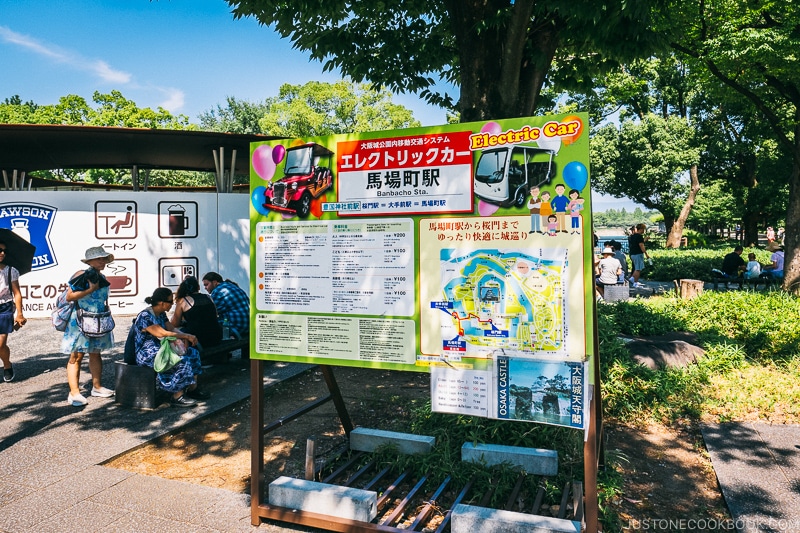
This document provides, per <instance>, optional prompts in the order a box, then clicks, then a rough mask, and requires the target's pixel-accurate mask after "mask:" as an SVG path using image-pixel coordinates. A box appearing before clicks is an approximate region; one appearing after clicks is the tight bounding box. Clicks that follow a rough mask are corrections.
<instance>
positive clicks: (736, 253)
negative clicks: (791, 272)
mask: <svg viewBox="0 0 800 533" xmlns="http://www.w3.org/2000/svg"><path fill="white" fill-rule="evenodd" d="M766 249H767V251H768V252H772V255H771V256H770V258H769V260H770V262H769V263H767V264H764V265H762V264H761V263H759V262H758V261H757V260H756V254H755V253H753V252H750V253H748V254H747V261H745V260H744V258H742V254H743V253H744V248H742V247H741V246H738V245H737V246H736V247H735V248H734V249H733V251H732V252H730V253H728V254H727V255H725V257H723V258H722V268H721V271H722V273H723V274H724V275H725V276H726V277H727V278H729V279H730V278H732V279H738V278H743V279H748V280H751V279H759V278H767V279H781V278H783V245H782V244H780V243H779V242H777V241H775V240H773V241H770V242H769V243H768V244H767V248H766Z"/></svg>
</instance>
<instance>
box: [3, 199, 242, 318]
mask: <svg viewBox="0 0 800 533" xmlns="http://www.w3.org/2000/svg"><path fill="white" fill-rule="evenodd" d="M0 228H7V229H11V230H12V231H15V232H16V233H18V234H21V235H22V236H23V237H25V238H26V239H27V240H29V241H30V242H31V243H33V244H34V245H35V246H36V256H35V259H34V267H33V271H32V272H30V273H28V274H25V275H24V276H22V277H21V278H20V288H21V289H22V296H23V306H24V313H25V316H26V317H29V318H37V317H49V316H50V312H51V310H52V309H53V306H54V304H55V299H56V296H57V295H58V293H59V292H60V291H61V290H63V288H64V287H65V286H66V282H67V281H68V280H69V279H70V277H72V275H73V274H74V273H75V272H76V271H78V270H82V269H84V268H86V265H84V264H83V263H82V262H81V259H82V258H83V257H84V252H85V251H86V249H87V248H89V247H92V246H103V247H104V248H105V249H106V250H107V251H108V252H110V253H112V254H114V256H115V259H114V262H113V263H111V264H109V265H108V266H107V267H106V269H105V271H104V274H105V275H106V277H107V278H109V281H111V283H112V285H111V291H110V298H109V305H110V307H111V311H112V313H114V314H135V313H138V312H139V311H140V310H141V309H142V308H143V307H144V306H145V305H146V304H145V303H144V299H145V297H147V296H149V295H151V294H152V293H153V290H154V289H155V288H156V287H159V286H162V287H169V288H171V289H173V290H177V288H178V285H179V284H180V282H181V280H182V279H183V277H184V276H185V275H189V274H191V275H195V276H197V278H198V279H200V278H201V277H202V276H203V275H204V274H205V273H206V272H209V271H215V272H219V273H220V274H221V275H222V277H223V278H230V279H231V280H233V281H235V282H236V283H238V284H239V286H241V287H242V288H244V289H245V290H248V291H249V289H248V287H249V284H250V277H249V270H250V222H249V196H248V195H246V194H216V193H187V192H175V193H168V192H136V193H133V192H128V191H126V192H105V191H98V192H94V191H68V192H67V191H64V192H59V191H3V192H2V193H0Z"/></svg>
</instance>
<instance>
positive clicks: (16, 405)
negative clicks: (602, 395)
mask: <svg viewBox="0 0 800 533" xmlns="http://www.w3.org/2000/svg"><path fill="white" fill-rule="evenodd" d="M653 289H655V290H656V292H658V290H659V285H655V284H654V287H653ZM124 321H125V319H124V318H123V319H122V320H119V321H118V323H120V322H124ZM120 329H121V331H120V333H124V329H125V328H120ZM60 340H61V335H60V334H58V333H56V332H55V331H54V330H53V329H52V327H51V326H50V323H49V321H48V320H44V319H35V320H30V321H29V322H28V324H27V325H26V326H25V327H24V328H22V329H21V330H20V331H19V332H16V333H13V334H11V335H9V345H10V347H11V350H12V361H13V362H14V368H15V370H16V374H17V377H16V379H15V380H14V382H13V383H2V382H0V531H2V532H8V533H12V532H13V533H23V532H25V533H27V532H60V531H64V532H73V531H82V530H85V531H93V532H123V533H124V532H132V533H133V532H136V533H139V532H142V531H147V532H172V531H175V532H180V533H186V532H187V531H192V532H206V533H213V532H259V533H262V532H269V533H273V532H288V531H311V530H310V529H307V528H300V527H294V526H290V525H286V526H283V525H275V524H266V523H262V524H261V525H260V526H259V527H253V526H251V525H250V498H249V496H247V495H244V494H239V493H234V492H231V491H227V490H220V489H213V488H208V487H203V486H201V485H195V484H190V483H183V482H179V481H172V480H166V479H161V478H157V477H150V476H143V475H139V474H132V473H130V472H127V471H123V470H116V469H112V468H107V467H104V466H102V465H103V463H104V462H106V461H108V460H109V459H111V458H113V457H116V456H117V455H119V454H122V453H124V452H126V451H128V450H130V449H132V448H135V447H137V446H139V445H141V444H143V443H145V442H148V441H150V440H152V439H155V438H157V437H159V436H161V435H164V434H166V433H169V432H170V431H173V430H175V429H177V428H180V427H182V426H184V425H186V424H188V423H190V422H192V421H194V420H197V419H198V418H201V417H203V416H206V415H208V414H210V413H213V412H215V411H217V410H220V409H222V408H224V407H227V406H229V405H231V404H233V403H236V402H238V401H240V400H242V399H244V398H247V397H248V396H249V395H250V385H249V365H248V364H247V363H246V362H238V363H237V362H232V363H230V364H228V365H220V366H217V367H214V368H212V369H210V370H209V371H208V374H207V375H206V376H205V377H206V379H207V382H206V383H208V385H207V386H208V389H209V390H210V391H211V392H212V393H213V396H212V398H211V399H210V400H209V401H208V402H205V403H204V404H202V405H200V406H198V407H196V408H194V409H177V408H171V407H166V406H165V407H162V408H159V409H156V410H154V411H143V410H137V409H127V408H122V407H120V406H118V405H117V404H115V403H114V401H113V399H106V398H91V397H90V398H89V405H88V406H86V407H85V408H75V407H72V406H69V405H67V403H66V397H67V385H66V371H65V364H66V356H65V355H63V354H61V353H60ZM123 341H124V337H123V336H122V335H121V336H120V338H118V339H117V344H116V347H115V350H114V351H113V352H112V355H111V358H110V359H120V358H121V351H122V344H123ZM107 359H109V358H107ZM85 367H86V364H84V371H83V373H82V374H81V378H82V379H81V382H82V383H84V382H87V380H88V379H89V374H88V369H86V368H85ZM304 368H305V367H304V365H291V364H281V363H276V364H274V365H272V366H271V367H270V369H269V370H268V371H267V372H266V373H265V384H266V385H269V384H272V383H277V382H278V381H280V380H281V379H286V378H287V377H289V376H292V375H295V374H296V373H298V372H300V371H302V370H303V369H304ZM103 376H104V377H103V380H104V384H105V385H106V386H113V382H114V365H113V364H112V363H107V364H105V365H104V369H103ZM702 430H703V437H704V439H705V442H706V446H707V448H708V451H709V454H710V456H711V461H712V464H713V466H714V470H715V472H716V474H717V478H718V479H719V483H720V486H721V487H722V491H723V494H724V496H725V500H726V502H727V503H728V506H729V508H730V511H731V513H732V516H733V519H734V521H735V525H736V526H737V527H738V528H739V531H741V532H743V533H751V532H752V533H755V532H764V531H769V532H782V533H789V532H795V533H796V532H800V426H769V425H766V424H753V423H730V424H718V425H705V426H703V428H702ZM687 497H691V495H687ZM676 518H682V517H676ZM685 518H687V519H691V518H702V517H685Z"/></svg>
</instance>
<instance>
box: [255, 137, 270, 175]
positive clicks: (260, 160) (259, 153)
mask: <svg viewBox="0 0 800 533" xmlns="http://www.w3.org/2000/svg"><path fill="white" fill-rule="evenodd" d="M253 170H255V171H256V174H258V177H259V178H261V179H262V180H270V179H272V176H274V175H275V161H274V160H273V159H272V147H271V146H268V145H266V144H262V145H261V146H259V147H257V148H256V149H255V150H253Z"/></svg>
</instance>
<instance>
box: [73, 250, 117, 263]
mask: <svg viewBox="0 0 800 533" xmlns="http://www.w3.org/2000/svg"><path fill="white" fill-rule="evenodd" d="M93 259H105V260H106V263H110V262H111V261H113V260H114V254H110V253H108V252H106V249H105V248H103V247H102V246H93V247H91V248H89V249H88V250H86V253H85V254H84V258H83V259H81V261H82V262H84V263H86V264H87V265H88V264H89V261H91V260H93Z"/></svg>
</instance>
